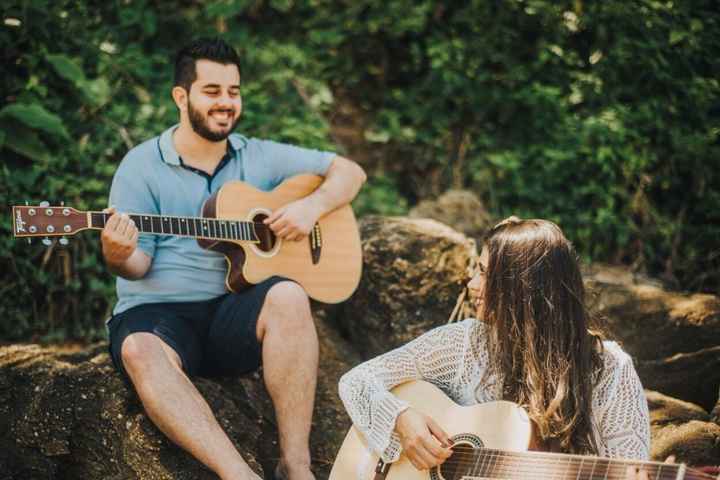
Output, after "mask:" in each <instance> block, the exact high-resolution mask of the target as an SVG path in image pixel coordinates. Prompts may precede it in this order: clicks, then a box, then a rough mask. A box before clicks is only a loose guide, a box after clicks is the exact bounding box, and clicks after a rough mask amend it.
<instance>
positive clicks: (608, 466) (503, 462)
mask: <svg viewBox="0 0 720 480" xmlns="http://www.w3.org/2000/svg"><path fill="white" fill-rule="evenodd" d="M485 452H487V453H485ZM478 457H479V458H480V459H481V460H482V461H483V462H485V461H486V460H487V461H488V464H487V465H489V461H491V460H495V463H494V464H493V468H494V467H495V465H499V466H500V468H510V467H508V465H510V466H511V467H515V466H516V465H517V464H518V462H525V463H526V464H528V463H531V462H536V463H535V464H534V466H539V467H541V468H545V467H550V468H553V469H556V468H557V467H558V466H559V465H564V466H565V468H566V469H567V468H568V467H570V466H573V465H577V466H578V467H576V468H575V470H584V469H587V468H590V467H591V466H592V470H593V471H594V470H598V467H599V469H600V470H601V471H602V470H606V471H608V472H609V471H611V470H612V469H618V468H623V469H625V468H627V467H628V466H637V467H646V469H651V470H653V471H656V470H658V471H659V472H660V473H663V474H664V473H665V472H663V469H670V470H675V472H669V473H671V474H672V475H673V476H674V475H675V474H676V473H677V469H678V468H679V466H678V465H674V464H666V463H662V462H651V461H650V462H640V463H639V462H638V461H636V460H629V459H620V458H615V459H613V458H601V457H591V456H581V455H569V456H559V454H553V453H548V452H533V453H528V452H507V451H501V450H494V449H482V450H481V451H480V452H477V451H474V450H473V449H470V448H468V447H464V448H460V449H457V450H456V451H455V453H454V454H453V456H452V457H451V458H459V460H458V461H457V462H454V463H457V464H459V465H469V464H473V465H475V464H476V463H477V459H478ZM467 458H470V460H469V461H467ZM498 459H499V460H498ZM690 470H691V469H688V471H690ZM696 473H697V474H700V475H706V474H704V473H703V472H699V471H697V472H696ZM708 478H712V477H708Z"/></svg>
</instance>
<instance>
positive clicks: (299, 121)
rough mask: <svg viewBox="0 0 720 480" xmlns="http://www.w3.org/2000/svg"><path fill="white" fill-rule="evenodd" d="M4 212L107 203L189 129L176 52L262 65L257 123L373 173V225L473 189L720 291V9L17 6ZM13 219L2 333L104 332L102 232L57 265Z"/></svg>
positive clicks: (248, 79) (589, 247) (369, 199)
mask: <svg viewBox="0 0 720 480" xmlns="http://www.w3.org/2000/svg"><path fill="white" fill-rule="evenodd" d="M3 6H4V10H3V14H2V15H3V24H2V25H0V42H2V45H3V58H2V60H3V65H4V66H5V67H4V73H5V74H4V75H3V77H2V79H0V85H1V86H2V87H1V88H2V97H1V98H0V155H2V158H3V163H2V166H0V201H2V202H3V203H4V204H5V205H7V206H9V205H12V204H17V203H20V202H22V201H24V200H26V199H27V200H30V201H31V202H33V203H35V202H38V201H40V200H43V199H47V200H50V201H51V202H53V203H55V202H57V201H60V200H64V201H65V202H66V203H67V204H69V205H72V206H74V207H76V208H79V209H100V208H102V207H104V206H105V203H106V198H107V194H108V190H109V185H110V181H111V178H112V175H113V173H114V171H115V168H116V166H117V164H118V163H119V161H120V160H121V159H122V157H123V155H124V154H125V152H126V151H127V150H128V149H129V148H130V147H132V146H133V145H135V144H138V143H140V142H141V141H143V140H145V139H147V138H149V137H151V136H153V135H155V134H157V133H159V132H160V131H162V130H163V129H165V128H167V126H168V125H171V124H172V123H174V122H176V121H177V113H176V110H175V106H174V105H173V104H172V102H171V99H170V97H169V90H170V87H171V81H172V80H171V76H172V67H171V65H172V57H173V54H174V52H175V50H176V48H177V47H178V46H179V45H180V44H181V43H184V42H185V41H186V40H189V39H190V38H192V37H196V36H199V35H214V34H217V33H218V32H223V33H222V35H223V36H224V37H225V38H226V39H227V40H228V41H230V42H231V43H232V44H233V45H235V46H237V47H238V49H239V51H240V52H241V55H242V56H243V72H242V84H243V85H242V87H243V98H244V112H243V120H242V122H241V125H240V130H241V131H242V132H243V133H245V134H247V135H252V136H258V137H264V138H272V139H276V140H279V141H287V142H291V143H297V144H301V145H305V146H309V147H315V148H323V149H336V150H338V151H340V152H343V153H345V154H347V155H348V156H350V157H352V158H354V159H356V160H358V161H359V162H360V163H361V164H362V165H363V166H364V167H365V168H366V170H367V171H368V172H369V173H370V180H369V182H368V184H367V185H366V187H365V188H364V190H363V191H362V192H361V194H360V196H359V197H358V198H357V199H356V201H355V203H354V206H355V208H356V210H357V212H358V213H359V214H365V213H380V214H386V215H395V214H403V213H405V212H406V211H407V209H408V208H409V206H411V205H412V204H414V203H415V202H417V201H419V200H420V199H423V198H427V197H431V196H434V195H437V194H439V193H441V192H442V191H444V190H445V189H447V188H450V187H454V188H458V187H461V188H470V189H472V190H474V191H476V192H477V193H478V194H479V195H481V196H482V197H483V200H484V201H485V203H486V204H487V205H489V206H490V207H491V208H492V210H493V213H494V214H495V215H496V216H502V215H507V214H510V213H515V214H520V215H523V216H533V217H545V218H550V219H553V220H556V221H558V222H559V223H560V224H561V226H562V227H563V228H564V230H565V231H566V233H567V234H568V236H569V237H570V238H571V239H573V241H574V242H575V243H576V244H577V245H578V247H579V249H580V250H581V252H582V253H583V255H585V256H586V257H588V258H591V259H594V260H609V261H624V262H627V263H632V264H633V265H634V266H635V267H637V268H641V269H644V270H647V271H648V272H650V273H652V274H656V275H662V276H663V277H664V278H666V279H668V280H670V281H671V282H674V284H675V285H677V286H679V287H682V288H687V289H693V290H705V291H717V289H718V288H719V286H720V253H719V251H718V240H717V239H718V238H720V214H719V213H718V212H720V193H719V192H720V160H719V159H720V151H719V150H720V146H719V145H720V143H719V142H718V135H719V134H720V121H719V119H720V106H719V104H718V98H720V80H718V75H717V74H718V72H720V16H719V15H718V13H717V11H716V8H715V4H714V2H712V1H710V0H704V1H703V0H691V1H687V2H658V1H640V2H624V1H620V0H607V1H604V2H584V1H582V0H573V1H569V0H564V1H559V2H558V1H549V0H508V1H505V2H486V1H475V0H468V1H460V2H434V1H430V0H420V1H409V0H393V1H390V2H387V1H380V0H363V1H360V2H349V1H341V2H338V1H329V0H281V1H278V0H215V1H212V2H206V3H202V2H200V3H198V2H195V3H193V2H189V3H188V2H185V3H182V4H181V5H179V4H178V3H177V2H170V1H169V0H160V1H153V2H150V1H149V0H139V1H135V2H130V3H128V2H104V3H103V2H99V3H98V2H86V1H83V0H61V1H56V2H51V1H49V0H34V1H21V0H10V1H9V2H5V4H4V5H3ZM11 224H12V222H11V218H10V210H9V208H6V209H5V210H3V211H2V213H1V214H0V272H2V273H1V274H2V275H3V280H4V282H3V285H5V287H3V288H2V289H0V293H2V298H3V301H2V303H0V315H1V316H2V318H3V320H2V321H0V337H2V338H6V339H18V338H28V337H30V336H34V337H36V338H43V337H44V338H62V337H65V336H70V337H83V338H87V337H92V336H94V335H100V334H102V321H103V319H104V318H105V317H106V316H107V315H108V313H109V311H110V308H111V306H112V305H113V303H114V293H113V292H114V288H113V280H112V278H111V277H110V276H109V274H108V273H107V272H106V270H105V268H104V265H103V263H102V257H101V255H100V252H99V242H98V238H97V234H96V233H91V232H85V233H82V234H80V235H78V236H77V237H76V238H75V239H74V240H73V242H72V243H71V246H70V247H69V248H67V249H61V248H59V247H54V248H53V249H51V250H50V251H49V253H48V252H46V250H45V249H43V248H42V247H40V246H37V245H33V246H28V245H26V244H24V243H22V242H18V241H16V240H15V239H13V238H12V234H11Z"/></svg>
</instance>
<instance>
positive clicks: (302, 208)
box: [264, 198, 322, 241]
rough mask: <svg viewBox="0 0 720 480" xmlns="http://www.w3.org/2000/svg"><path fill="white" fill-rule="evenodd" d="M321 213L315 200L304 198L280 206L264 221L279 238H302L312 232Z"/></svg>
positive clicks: (291, 239) (292, 239) (294, 239)
mask: <svg viewBox="0 0 720 480" xmlns="http://www.w3.org/2000/svg"><path fill="white" fill-rule="evenodd" d="M321 213H322V212H321V211H320V208H319V207H318V206H317V205H316V203H315V202H314V201H313V200H311V199H310V198H302V199H300V200H296V201H294V202H292V203H288V204H287V205H285V206H282V207H280V208H278V209H277V210H275V211H274V212H273V213H272V215H270V216H269V217H268V218H266V219H265V222H264V223H265V225H268V226H269V227H270V230H272V231H273V233H274V234H275V235H277V236H278V237H279V238H283V239H285V240H290V241H296V240H302V239H303V238H305V237H307V236H308V235H309V234H310V232H311V231H312V229H313V227H314V226H315V223H316V222H317V220H318V218H320V214H321Z"/></svg>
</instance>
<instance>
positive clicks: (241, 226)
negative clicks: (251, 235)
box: [240, 222, 247, 240]
mask: <svg viewBox="0 0 720 480" xmlns="http://www.w3.org/2000/svg"><path fill="white" fill-rule="evenodd" d="M240 228H241V229H242V239H243V240H246V239H247V233H246V232H245V230H246V228H245V222H243V223H241V224H240Z"/></svg>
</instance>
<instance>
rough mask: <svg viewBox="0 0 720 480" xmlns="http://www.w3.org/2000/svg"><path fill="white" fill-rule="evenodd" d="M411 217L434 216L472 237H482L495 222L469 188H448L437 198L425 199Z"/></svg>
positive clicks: (411, 211) (415, 208) (411, 213)
mask: <svg viewBox="0 0 720 480" xmlns="http://www.w3.org/2000/svg"><path fill="white" fill-rule="evenodd" d="M409 216H410V217H411V218H432V219H433V220H437V221H439V222H441V223H444V224H446V225H448V226H450V227H452V228H454V229H455V230H457V231H459V232H462V233H464V234H465V235H467V236H468V237H470V238H474V239H480V238H482V236H483V235H484V234H485V232H487V231H488V230H489V229H490V228H491V227H492V226H493V225H494V223H495V220H494V219H493V218H492V216H491V215H490V214H489V213H488V211H487V208H485V205H483V203H482V202H481V201H480V199H479V198H478V197H477V195H475V194H474V193H473V192H471V191H469V190H448V191H447V192H445V193H443V194H442V195H440V196H439V197H438V198H437V199H435V200H423V201H421V202H420V203H418V204H417V206H415V207H414V208H413V209H412V210H410V214H409Z"/></svg>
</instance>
